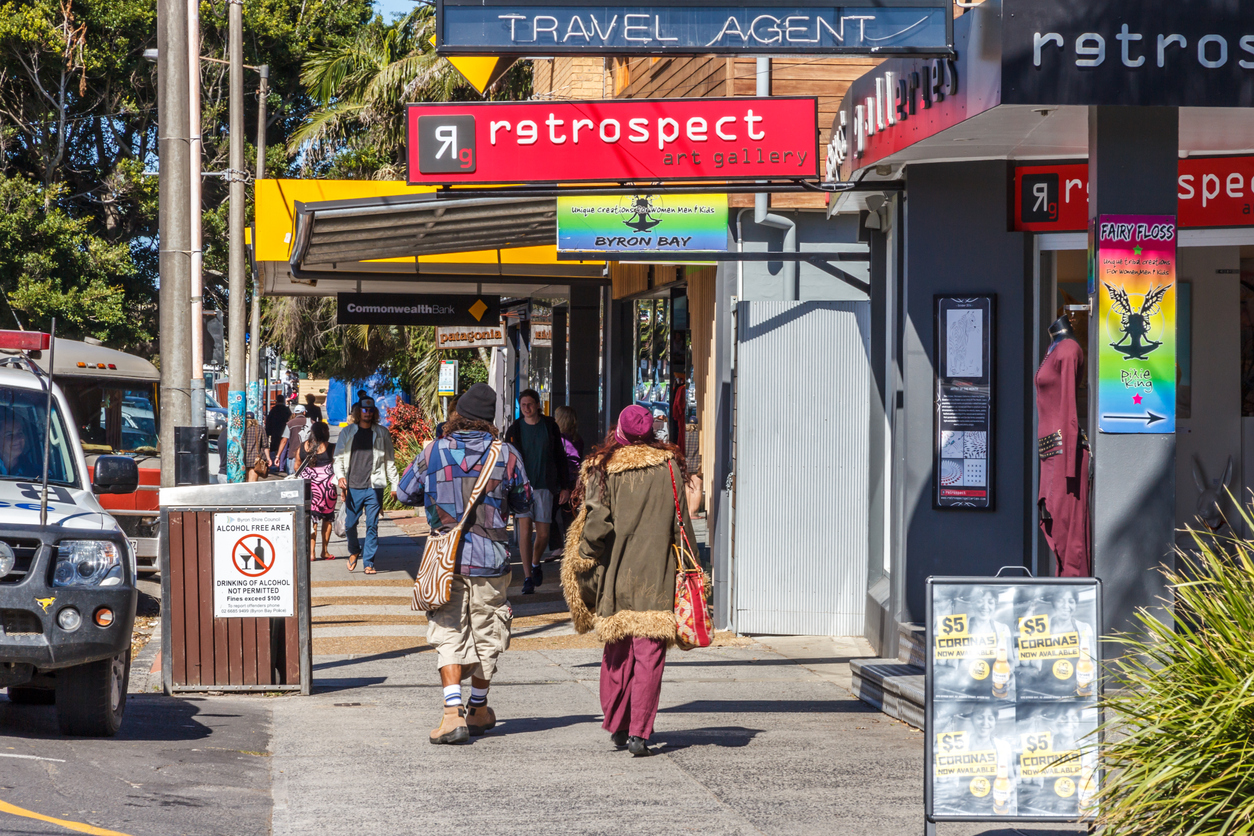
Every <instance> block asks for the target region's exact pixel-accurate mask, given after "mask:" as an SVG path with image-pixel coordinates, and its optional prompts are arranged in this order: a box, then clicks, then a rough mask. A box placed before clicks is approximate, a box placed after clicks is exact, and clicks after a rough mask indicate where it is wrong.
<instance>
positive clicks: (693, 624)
mask: <svg viewBox="0 0 1254 836" xmlns="http://www.w3.org/2000/svg"><path fill="white" fill-rule="evenodd" d="M666 470H667V472H668V473H670V476H671V491H672V492H673V494H674V496H675V519H677V520H678V521H679V536H680V541H679V542H678V543H672V544H671V548H672V549H674V550H675V565H676V573H675V645H676V646H677V647H678V648H679V649H680V650H692V649H693V648H694V647H709V646H710V642H711V641H713V639H714V630H713V619H711V618H710V600H709V593H708V592H707V590H706V588H705V571H704V570H703V569H702V568H701V564H700V563H698V562H697V555H696V552H695V550H694V549H693V548H692V544H691V543H689V542H688V529H686V528H685V527H684V515H683V512H682V511H680V510H679V487H678V486H677V485H676V484H675V471H673V470H671V463H670V462H669V461H668V462H667V463H666Z"/></svg>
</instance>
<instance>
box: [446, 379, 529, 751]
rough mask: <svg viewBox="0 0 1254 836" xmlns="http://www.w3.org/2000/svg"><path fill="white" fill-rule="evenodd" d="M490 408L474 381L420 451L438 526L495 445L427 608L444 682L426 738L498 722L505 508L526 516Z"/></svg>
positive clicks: (507, 613)
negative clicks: (436, 604) (441, 589)
mask: <svg viewBox="0 0 1254 836" xmlns="http://www.w3.org/2000/svg"><path fill="white" fill-rule="evenodd" d="M495 414H496V392H495V391H494V390H493V389H492V387H491V386H488V385H487V384H486V383H476V384H475V385H474V386H471V387H470V388H469V389H467V390H466V393H465V394H464V395H462V396H461V398H460V399H459V400H458V402H457V413H456V415H454V416H453V417H452V418H451V420H450V421H449V422H448V424H447V425H446V426H445V428H444V436H443V437H442V438H440V439H439V440H437V441H434V442H432V443H431V444H429V445H428V446H427V448H426V449H425V450H424V451H423V456H424V459H425V464H426V478H425V479H424V482H423V491H424V500H423V501H424V504H425V505H426V510H427V522H428V524H429V525H430V527H431V530H432V531H440V532H443V531H448V530H450V529H452V528H453V527H454V526H456V525H457V523H458V520H460V519H461V518H462V514H463V513H464V512H465V510H466V502H467V500H468V499H469V498H470V495H471V493H472V492H473V490H474V485H475V480H476V479H477V478H478V476H479V473H480V472H481V471H482V469H483V462H484V460H485V459H486V458H487V455H488V452H489V448H490V447H491V445H492V444H500V452H499V453H498V455H497V457H496V464H495V465H494V466H493V468H492V475H491V477H490V478H489V479H488V483H487V487H486V489H485V491H484V493H483V498H482V499H481V500H480V501H479V503H478V505H477V506H476V507H475V508H474V509H472V510H471V514H472V515H473V519H472V520H471V521H470V522H469V524H468V525H467V526H466V533H465V535H464V536H463V537H462V540H461V543H460V544H459V546H458V554H457V564H456V573H455V574H454V576H453V586H452V592H451V594H450V595H449V602H448V603H447V604H445V605H444V606H443V607H440V608H439V609H438V610H432V611H430V612H428V613H427V641H429V642H430V643H431V645H432V646H433V647H434V648H436V651H437V653H438V661H437V666H438V667H439V669H440V682H441V684H442V685H443V686H444V717H443V719H442V721H441V723H440V725H439V726H438V727H436V728H435V730H433V731H432V732H431V742H432V743H465V742H466V741H467V740H469V739H470V736H471V735H480V734H483V733H484V732H485V731H487V730H488V729H491V728H492V727H493V726H495V725H496V714H495V713H494V712H493V711H492V709H491V708H489V707H488V686H489V685H490V683H491V680H492V675H493V674H494V673H496V662H497V659H498V658H499V657H500V655H501V653H503V652H504V651H505V650H506V649H507V648H508V647H509V633H510V624H511V622H512V621H513V617H514V611H513V610H512V609H510V605H509V601H508V600H507V598H506V590H507V589H508V587H509V581H510V566H509V553H508V551H507V550H506V547H505V544H506V539H507V533H506V525H507V523H508V522H509V515H510V514H514V516H515V517H527V516H528V515H530V514H531V485H530V484H529V483H528V482H527V472H526V470H525V469H524V467H523V462H522V456H520V455H519V453H518V450H516V449H515V448H514V447H513V446H512V445H510V444H505V443H504V442H498V441H497V429H496V427H495V426H493V425H492V423H491V422H492V419H493V417H494V416H495ZM463 677H470V703H469V706H463V704H462V686H461V683H462V679H463ZM467 709H469V710H467Z"/></svg>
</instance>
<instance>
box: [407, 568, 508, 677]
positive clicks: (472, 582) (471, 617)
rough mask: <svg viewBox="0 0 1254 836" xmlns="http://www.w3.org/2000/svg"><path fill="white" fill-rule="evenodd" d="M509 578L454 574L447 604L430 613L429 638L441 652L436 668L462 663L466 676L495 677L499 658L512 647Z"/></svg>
mask: <svg viewBox="0 0 1254 836" xmlns="http://www.w3.org/2000/svg"><path fill="white" fill-rule="evenodd" d="M509 579H510V576H509V575H502V576H501V577H499V578H471V577H465V576H463V575H454V576H453V585H452V589H451V591H450V592H449V601H448V603H447V604H445V605H444V606H442V607H440V608H439V609H438V610H431V611H429V612H428V613H427V641H428V642H430V643H431V645H432V647H434V648H435V649H436V651H437V652H438V655H439V661H438V663H437V665H436V666H437V667H440V668H443V667H447V666H448V665H461V666H462V677H463V679H464V678H465V677H468V676H475V677H478V678H479V679H488V680H490V679H492V677H493V676H494V675H495V674H496V660H497V658H498V657H500V655H501V654H502V653H504V652H505V651H506V650H508V649H509V632H510V625H511V624H512V623H513V621H514V611H513V609H511V608H510V605H509V601H508V600H507V599H506V595H505V593H506V590H507V589H508V588H509Z"/></svg>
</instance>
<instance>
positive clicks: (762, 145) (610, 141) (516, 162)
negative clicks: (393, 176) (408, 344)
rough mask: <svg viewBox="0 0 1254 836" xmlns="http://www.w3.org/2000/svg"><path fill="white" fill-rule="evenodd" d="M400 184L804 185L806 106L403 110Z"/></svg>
mask: <svg viewBox="0 0 1254 836" xmlns="http://www.w3.org/2000/svg"><path fill="white" fill-rule="evenodd" d="M406 121H407V123H408V142H409V145H408V160H409V183H410V185H432V184H457V183H517V182H519V181H525V182H527V183H546V182H547V183H560V182H598V181H611V182H621V181H636V180H643V181H651V182H655V181H663V180H767V179H810V178H814V177H816V176H817V175H818V154H817V153H816V151H817V148H818V136H819V131H818V100H817V99H814V98H784V97H779V98H776V97H770V98H753V97H743V98H731V99H662V100H656V101H654V100H648V99H625V100H613V101H590V102H517V103H515V102H485V103H479V104H411V105H409V110H408V114H407V120H406Z"/></svg>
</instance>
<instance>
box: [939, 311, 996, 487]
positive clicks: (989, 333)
mask: <svg viewBox="0 0 1254 836" xmlns="http://www.w3.org/2000/svg"><path fill="white" fill-rule="evenodd" d="M934 305H935V316H934V319H933V328H932V331H933V334H934V339H935V343H934V346H933V348H934V351H933V354H932V356H933V357H934V358H935V370H934V378H935V388H934V398H935V400H934V406H935V415H934V419H933V422H934V428H933V461H932V465H933V466H932V507H933V508H937V509H946V510H948V509H954V508H961V509H964V510H975V511H991V510H993V509H994V507H995V502H994V500H995V484H994V473H995V468H994V463H995V462H994V456H993V449H994V441H995V433H994V426H993V412H994V408H995V406H996V399H995V397H994V394H995V393H994V381H995V380H996V370H995V369H994V367H993V344H994V341H995V339H996V334H995V331H994V329H995V327H996V311H997V296H996V294H991V293H990V294H985V295H981V296H941V295H938V296H936V297H935V298H934Z"/></svg>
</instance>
